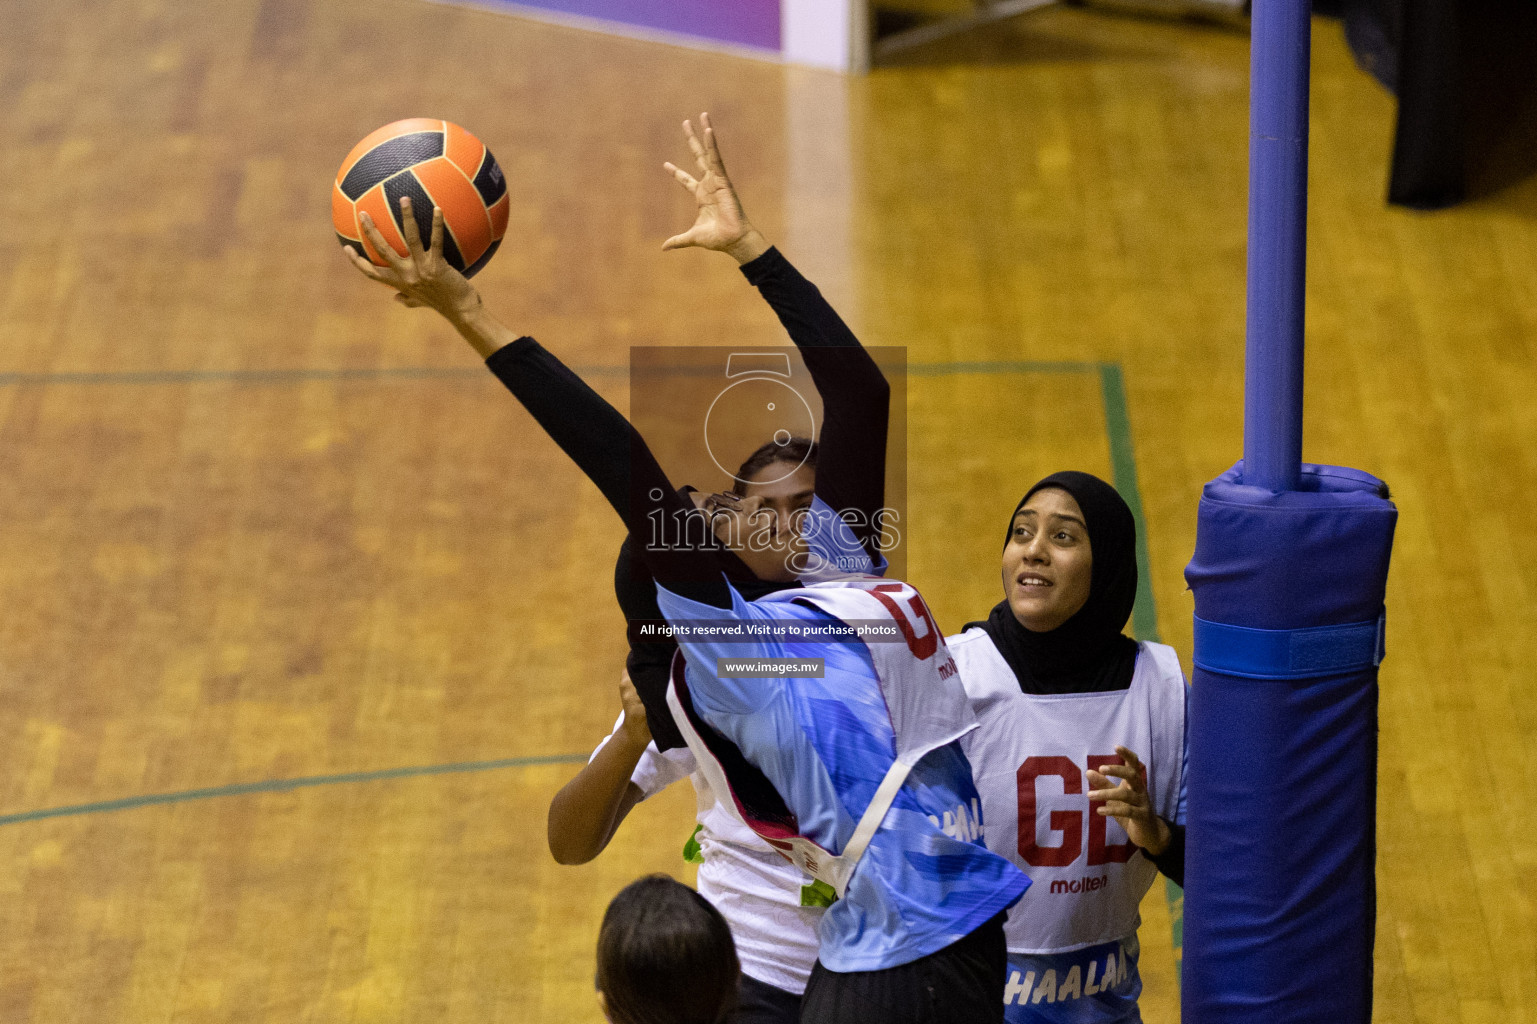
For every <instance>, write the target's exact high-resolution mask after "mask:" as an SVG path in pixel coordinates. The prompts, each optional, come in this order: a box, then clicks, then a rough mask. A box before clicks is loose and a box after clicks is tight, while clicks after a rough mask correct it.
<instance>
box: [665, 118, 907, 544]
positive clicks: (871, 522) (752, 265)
mask: <svg viewBox="0 0 1537 1024" xmlns="http://www.w3.org/2000/svg"><path fill="white" fill-rule="evenodd" d="M700 127H701V132H700V133H696V132H695V131H694V126H693V125H692V124H690V123H689V122H688V121H684V122H683V131H684V135H685V136H686V137H687V139H688V145H689V149H690V151H691V152H692V153H693V155H694V161H695V164H696V166H697V169H698V174H699V176H698V177H697V178H696V177H694V176H693V175H691V174H689V173H687V172H686V171H683V170H681V169H679V168H678V167H676V166H675V165H673V164H671V163H667V164H663V167H665V168H666V169H667V170H668V171H669V172H671V174H672V176H673V177H674V178H675V179H676V180H677V181H678V183H679V184H680V185H682V186H683V188H684V189H686V190H687V191H688V192H689V193H690V194H691V195H692V196H693V197H694V201H695V203H696V204H697V206H698V210H699V212H698V216H697V218H696V219H695V221H694V224H693V226H692V227H691V228H689V230H688V231H686V232H684V233H683V234H680V235H674V236H673V237H672V238H669V239H668V240H667V241H666V242H664V243H663V245H662V248H663V249H681V248H686V247H689V246H698V247H700V248H704V249H713V250H716V251H718V252H724V253H727V254H729V255H730V256H732V257H733V258H734V259H736V261H737V262H738V263H739V264H741V265H742V273H743V274H744V275H745V276H746V277H747V280H748V282H749V283H751V284H752V285H753V286H754V287H756V288H757V289H758V291H759V293H760V294H761V295H762V296H763V298H764V299H765V300H766V301H767V302H768V304H769V305H770V306H771V307H772V308H773V310H774V312H775V314H776V315H777V316H778V317H779V322H780V323H781V324H783V325H784V328H785V331H786V332H788V334H789V335H790V340H791V341H793V342H794V343H795V346H796V347H797V348H798V349H800V351H801V356H802V358H803V359H804V360H805V363H806V369H807V370H808V371H809V372H810V373H811V379H812V383H813V384H815V385H816V389H817V393H818V394H820V395H821V397H822V418H823V423H822V432H821V437H820V439H819V443H818V455H817V480H816V491H817V495H818V496H819V497H820V498H821V499H822V500H823V501H824V502H825V503H826V504H827V505H828V506H829V507H830V508H831V509H832V510H833V511H834V512H840V513H841V512H846V511H853V512H856V513H858V514H857V515H855V516H853V517H851V519H852V522H851V526H852V527H853V530H854V534H855V537H856V539H857V540H858V541H859V542H860V543H861V544H862V545H863V546H864V547H865V549H866V550H867V551H868V552H869V553H870V555H871V557H872V558H875V559H877V560H878V558H879V551H878V549H877V546H876V543H875V540H876V537H877V536H878V534H879V523H878V522H877V521H876V516H877V514H878V512H879V510H880V509H881V508H883V507H884V505H885V500H886V494H885V490H886V487H885V484H886V432H887V427H888V421H889V415H890V405H891V387H890V385H889V384H888V383H887V381H886V378H885V376H884V375H883V374H882V373H881V371H880V367H879V366H877V365H876V363H875V360H873V359H871V358H870V354H869V353H868V352H866V351H865V350H864V349H863V348H862V347H861V346H860V344H859V339H858V338H856V337H854V332H853V331H851V330H849V328H848V325H847V324H845V323H844V322H843V319H842V318H841V317H839V316H838V314H837V312H836V311H834V309H833V308H832V306H831V305H829V304H828V302H827V300H826V299H824V298H823V297H822V293H821V292H820V291H818V290H817V288H816V286H815V285H813V284H812V283H811V282H810V281H808V280H806V278H805V277H804V276H802V275H801V273H800V272H799V271H797V270H796V269H795V268H794V267H793V266H791V265H790V261H789V260H787V259H785V257H784V256H783V254H781V253H780V252H779V250H778V249H776V248H773V247H771V246H770V245H769V244H768V242H767V240H766V239H765V238H764V237H763V235H762V234H761V233H760V232H759V231H758V230H757V229H756V228H755V227H753V226H752V223H751V222H750V221H749V220H748V219H747V215H746V213H745V212H744V211H743V209H742V203H741V200H739V199H738V198H737V195H736V190H735V189H734V188H733V187H732V185H731V179H730V177H729V176H728V175H727V173H726V165H725V161H724V160H722V159H721V155H720V147H719V145H718V143H717V142H716V139H715V131H714V128H713V127H712V126H711V124H710V118H709V115H708V114H701V115H700ZM701 135H702V138H701Z"/></svg>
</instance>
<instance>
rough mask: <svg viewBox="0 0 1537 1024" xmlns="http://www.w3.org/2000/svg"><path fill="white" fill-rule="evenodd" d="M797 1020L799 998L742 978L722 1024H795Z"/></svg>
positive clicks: (790, 993) (753, 980) (757, 981)
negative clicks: (734, 1004) (734, 999)
mask: <svg viewBox="0 0 1537 1024" xmlns="http://www.w3.org/2000/svg"><path fill="white" fill-rule="evenodd" d="M800 1019H801V997H800V996H798V995H796V994H795V993H794V992H786V991H785V990H784V989H782V988H775V987H774V986H773V985H770V984H768V983H767V982H763V981H759V980H758V979H757V978H752V977H749V976H748V975H746V974H744V975H742V980H741V984H740V985H739V986H738V987H737V1000H736V1009H735V1010H733V1011H732V1012H731V1016H729V1017H727V1018H726V1024H796V1022H797V1021H799V1020H800Z"/></svg>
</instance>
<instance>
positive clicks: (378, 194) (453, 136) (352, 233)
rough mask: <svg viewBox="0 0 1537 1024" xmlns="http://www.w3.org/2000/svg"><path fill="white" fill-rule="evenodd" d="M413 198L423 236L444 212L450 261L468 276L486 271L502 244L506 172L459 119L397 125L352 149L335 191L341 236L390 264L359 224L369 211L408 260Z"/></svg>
mask: <svg viewBox="0 0 1537 1024" xmlns="http://www.w3.org/2000/svg"><path fill="white" fill-rule="evenodd" d="M406 196H409V197H410V199H411V207H412V209H413V211H414V216H415V217H416V221H417V227H418V229H419V230H420V231H421V234H422V237H423V238H427V237H428V236H429V235H430V234H431V231H432V208H433V207H434V206H437V207H439V208H440V209H442V211H443V229H444V230H443V258H444V259H446V260H447V261H448V264H449V266H451V267H453V268H454V269H455V270H457V271H459V272H460V273H461V274H463V275H464V276H465V277H474V276H475V275H476V274H477V273H479V272H480V270H481V268H482V267H484V266H485V265H486V264H487V263H488V262H490V260H491V257H492V256H493V255H495V253H496V249H497V246H499V245H501V243H502V234H503V233H504V232H505V231H506V230H507V207H508V204H509V202H510V200H509V199H508V196H507V182H506V180H505V179H504V178H503V177H502V169H501V168H500V167H498V166H497V163H496V158H495V157H494V156H492V155H491V151H490V150H489V149H487V148H486V144H485V143H484V142H481V141H480V140H479V139H477V138H476V137H475V136H474V135H472V134H470V133H469V132H467V131H465V130H464V129H463V128H461V127H459V126H458V125H456V124H454V123H453V122H452V121H439V120H435V119H431V118H424V117H413V118H408V119H406V120H404V121H395V122H394V123H392V124H387V125H385V126H384V127H383V128H380V129H379V130H378V131H375V132H373V133H371V134H370V135H368V136H367V137H365V138H364V139H363V141H362V142H359V143H358V144H357V145H356V146H354V147H352V152H350V153H348V154H347V158H346V159H345V160H343V161H342V165H341V167H339V168H338V169H337V171H336V181H335V182H334V183H333V184H332V186H331V222H332V224H333V225H334V226H335V228H336V237H337V238H338V239H340V240H341V243H342V244H343V245H350V246H352V247H353V248H355V249H357V250H359V251H360V252H362V253H364V254H365V255H367V256H368V258H369V259H370V260H372V261H373V263H374V264H375V265H376V266H380V267H382V266H385V265H386V264H385V260H384V257H383V256H381V255H380V254H379V253H378V252H377V251H376V250H375V249H374V247H373V245H372V244H371V243H370V242H369V241H368V240H367V239H365V238H364V237H363V231H362V229H361V227H360V226H359V223H358V214H359V213H364V212H366V213H367V214H368V215H369V216H370V217H372V218H373V221H374V223H375V224H376V225H378V228H379V232H380V234H381V235H383V237H384V239H385V240H386V241H387V242H388V243H389V244H390V245H391V246H393V247H394V249H395V251H396V252H397V253H399V254H400V255H401V256H404V255H406V242H405V236H404V234H403V232H404V230H405V223H404V221H402V219H401V218H402V216H403V215H402V213H401V211H400V200H401V198H402V197H406Z"/></svg>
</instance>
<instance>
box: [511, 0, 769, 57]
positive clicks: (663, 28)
mask: <svg viewBox="0 0 1537 1024" xmlns="http://www.w3.org/2000/svg"><path fill="white" fill-rule="evenodd" d="M482 2H486V0H482ZM491 3H492V6H506V7H508V8H510V9H513V10H515V9H517V8H525V9H527V10H528V12H529V13H531V14H537V13H539V12H547V13H548V14H550V15H553V16H556V17H557V18H558V17H560V16H562V15H563V16H565V17H568V18H572V19H593V20H595V21H603V22H614V23H618V24H620V25H629V26H633V27H635V28H638V29H642V30H646V29H649V30H651V31H653V32H660V33H666V34H667V35H676V36H691V37H694V38H695V39H698V40H700V41H702V42H705V43H715V44H721V45H725V46H742V47H748V48H750V49H754V50H768V51H770V52H773V53H779V52H780V12H779V3H780V0H491Z"/></svg>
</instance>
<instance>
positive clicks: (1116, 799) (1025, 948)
mask: <svg viewBox="0 0 1537 1024" xmlns="http://www.w3.org/2000/svg"><path fill="white" fill-rule="evenodd" d="M1003 585H1004V593H1005V598H1004V600H1003V601H1002V602H1000V603H999V604H998V606H997V607H995V608H994V609H993V611H992V613H991V615H990V616H989V617H988V619H987V620H986V621H985V622H980V623H970V624H968V626H967V628H966V630H965V631H964V632H963V633H962V634H961V635H959V636H956V637H951V638H950V639H949V641H948V642H949V644H950V650H951V653H952V654H953V655H954V657H955V661H956V665H957V666H958V667H959V669H960V673H961V682H962V683H963V684H964V685H965V688H966V693H967V695H968V696H969V697H970V698H971V701H972V707H973V708H974V709H975V711H976V713H977V717H978V719H979V721H980V723H981V726H980V728H978V729H977V730H976V731H975V732H973V733H972V734H971V736H970V737H968V739H967V740H966V741H965V743H964V745H965V749H966V755H967V757H968V758H969V759H970V761H971V764H972V770H973V773H974V775H975V779H976V785H977V790H978V792H979V793H980V794H981V798H982V817H983V820H985V821H986V822H987V834H986V839H987V846H988V848H989V849H991V850H992V851H993V852H994V853H998V854H1002V855H1004V856H1006V857H1008V858H1009V859H1010V860H1012V861H1013V862H1014V863H1015V864H1017V865H1018V866H1019V867H1021V868H1022V869H1023V870H1024V871H1025V872H1026V873H1027V874H1028V875H1029V876H1030V879H1031V881H1032V883H1033V884H1032V885H1031V887H1030V889H1029V890H1028V891H1027V892H1026V893H1025V895H1024V896H1023V897H1022V898H1021V899H1020V901H1019V903H1017V904H1016V905H1015V906H1014V908H1013V909H1012V910H1011V911H1010V912H1009V916H1008V921H1007V924H1006V926H1005V928H1006V935H1007V939H1008V949H1009V973H1008V983H1007V987H1006V989H1005V990H1004V1007H1005V1009H1004V1013H1005V1019H1006V1020H1007V1021H1009V1022H1010V1024H1026V1022H1028V1024H1091V1022H1092V1024H1112V1022H1114V1024H1122V1022H1137V1021H1140V1020H1141V1016H1140V1014H1139V1013H1138V1010H1137V997H1138V995H1139V994H1140V993H1141V990H1142V982H1141V979H1140V976H1139V975H1138V973H1137V961H1138V945H1137V926H1138V925H1139V924H1140V922H1141V917H1140V914H1139V912H1138V906H1139V904H1140V903H1141V901H1142V897H1143V895H1144V894H1145V893H1146V892H1147V890H1148V888H1149V887H1150V886H1151V885H1152V884H1153V881H1154V880H1155V879H1156V878H1157V875H1158V872H1159V870H1160V869H1162V870H1163V871H1164V873H1165V874H1168V875H1169V876H1170V877H1172V878H1173V879H1174V880H1175V881H1176V882H1183V876H1184V821H1185V771H1184V767H1185V693H1186V689H1185V679H1184V675H1183V673H1182V672H1181V670H1180V666H1179V659H1178V657H1177V656H1176V655H1175V653H1174V651H1173V650H1172V649H1171V648H1169V647H1167V646H1165V645H1163V644H1154V643H1137V642H1135V641H1133V640H1131V639H1130V638H1128V637H1126V636H1124V635H1123V634H1122V633H1121V629H1122V627H1123V626H1124V625H1125V623H1126V620H1127V618H1128V617H1129V616H1130V614H1131V609H1132V604H1133V603H1134V601H1135V598H1136V589H1137V563H1136V524H1135V521H1134V519H1133V518H1132V514H1131V510H1130V509H1129V508H1127V506H1126V503H1125V502H1124V501H1122V500H1121V498H1120V496H1119V495H1118V494H1116V492H1115V489H1114V488H1112V487H1111V486H1110V485H1109V484H1107V483H1105V482H1104V481H1102V480H1099V479H1097V478H1096V477H1093V476H1090V475H1089V474H1086V473H1057V474H1053V475H1052V476H1049V477H1047V478H1045V479H1044V480H1042V481H1041V482H1040V483H1038V484H1036V485H1035V486H1034V487H1032V488H1031V489H1030V491H1029V492H1028V493H1027V494H1026V495H1025V498H1024V500H1022V501H1021V502H1020V503H1019V505H1018V506H1017V507H1016V509H1015V513H1014V516H1013V517H1012V518H1011V520H1010V524H1009V533H1008V538H1007V540H1006V542H1005V546H1004V550H1003Z"/></svg>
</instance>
